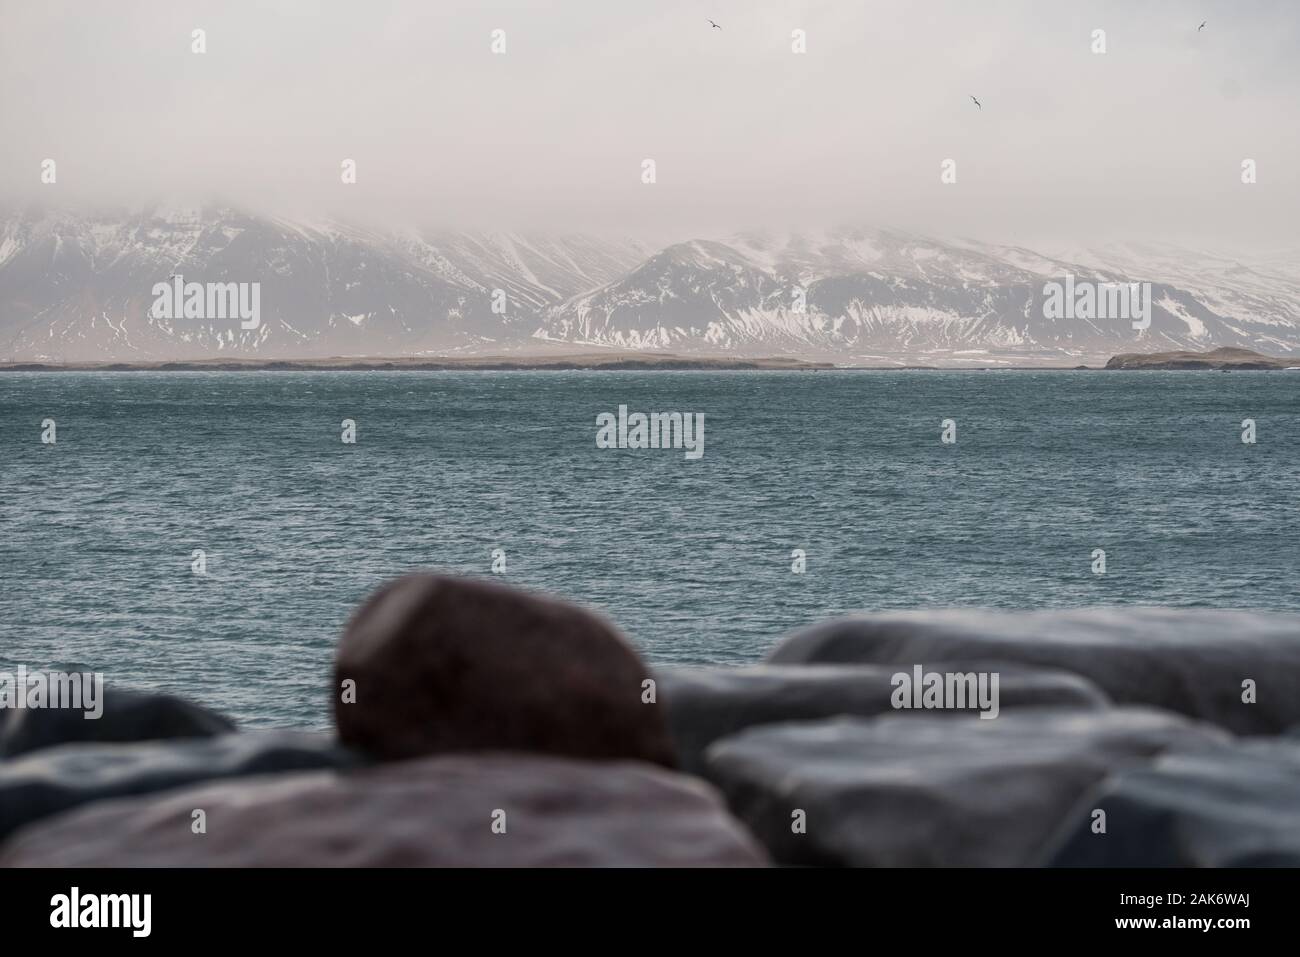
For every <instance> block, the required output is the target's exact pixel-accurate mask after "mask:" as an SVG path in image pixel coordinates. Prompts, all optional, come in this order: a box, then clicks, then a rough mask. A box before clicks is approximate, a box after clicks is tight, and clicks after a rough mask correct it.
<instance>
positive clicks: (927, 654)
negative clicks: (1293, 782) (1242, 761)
mask: <svg viewBox="0 0 1300 957" xmlns="http://www.w3.org/2000/svg"><path fill="white" fill-rule="evenodd" d="M960 659H967V660H979V659H984V660H1001V661H1018V662H1022V663H1024V664H1028V665H1037V666H1039V667H1043V668H1059V669H1064V670H1066V671H1073V672H1075V673H1077V674H1080V675H1083V676H1085V677H1087V678H1088V679H1090V680H1091V681H1093V682H1095V683H1096V684H1097V685H1098V686H1100V687H1101V689H1102V690H1103V691H1105V692H1106V694H1107V695H1109V696H1110V698H1111V699H1112V700H1113V701H1115V702H1116V703H1117V704H1149V705H1154V706H1156V707H1160V708H1166V709H1168V710H1170V711H1178V712H1181V713H1182V714H1186V715H1189V716H1191V717H1194V718H1198V719H1201V720H1204V721H1212V722H1214V723H1215V724H1219V725H1222V726H1223V727H1225V728H1229V729H1231V730H1232V731H1235V732H1237V733H1239V734H1276V733H1278V732H1280V731H1282V730H1283V729H1285V728H1287V727H1288V726H1290V725H1293V724H1297V723H1300V615H1282V614H1261V613H1255V612H1245V611H1214V610H1208V609H1176V608H1093V609H1075V610H1067V611H1025V612H1003V611H980V610H951V611H937V612H896V613H889V614H878V615H865V616H860V617H853V618H842V619H838V620H835V621H830V622H826V623H824V624H821V625H816V626H814V627H812V628H809V629H806V630H805V631H801V632H799V633H797V634H795V635H794V636H793V637H791V638H789V639H787V640H786V641H785V642H784V643H782V644H781V645H780V646H779V647H778V648H777V649H776V650H775V651H774V652H773V654H772V655H771V656H770V657H769V659H768V660H769V661H771V662H772V663H774V664H791V663H814V662H815V663H827V662H845V663H848V662H852V663H859V664H861V663H870V662H876V663H882V662H883V663H895V664H906V665H909V666H910V665H911V664H913V663H920V664H925V665H931V664H935V663H938V662H943V661H949V660H960ZM1247 679H1249V680H1251V681H1254V682H1255V683H1256V686H1257V692H1258V701H1257V703H1255V704H1247V703H1244V702H1243V701H1242V687H1243V686H1242V682H1243V681H1246V680H1247Z"/></svg>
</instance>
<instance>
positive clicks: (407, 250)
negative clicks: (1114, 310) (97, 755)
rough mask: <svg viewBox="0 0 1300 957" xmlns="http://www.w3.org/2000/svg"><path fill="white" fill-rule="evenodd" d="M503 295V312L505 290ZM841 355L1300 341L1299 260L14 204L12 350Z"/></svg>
mask: <svg viewBox="0 0 1300 957" xmlns="http://www.w3.org/2000/svg"><path fill="white" fill-rule="evenodd" d="M173 274H180V275H182V276H183V277H184V279H185V281H187V282H201V283H216V282H220V283H225V282H259V283H260V284H261V317H260V319H261V322H260V326H259V327H258V328H256V329H244V328H241V327H240V324H239V322H238V321H229V320H226V321H222V320H214V319H197V318H191V319H162V318H157V317H156V316H155V315H153V314H152V313H151V308H150V307H151V305H152V302H153V294H152V289H153V286H154V284H155V283H158V282H164V281H166V280H167V279H168V277H170V276H171V275H173ZM1066 275H1073V276H1074V277H1076V279H1077V280H1080V281H1082V280H1093V281H1097V282H1149V283H1151V292H1152V296H1151V298H1152V313H1151V324H1150V327H1149V328H1147V329H1144V330H1135V329H1134V328H1133V327H1132V323H1131V322H1130V321H1129V320H1128V319H1127V318H1114V319H1104V320H1103V319H1091V320H1089V319H1081V318H1072V319H1064V318H1056V319H1052V318H1047V317H1046V313H1045V311H1044V309H1043V301H1044V292H1043V288H1044V284H1045V283H1047V282H1053V281H1055V282H1060V281H1063V280H1064V278H1065V276H1066ZM494 306H495V308H494ZM561 346H563V347H570V348H572V347H574V346H581V347H583V348H601V349H611V348H612V349H635V350H663V351H670V352H674V353H679V354H688V355H690V354H696V355H713V356H716V355H732V356H758V355H770V356H775V355H786V356H802V357H807V358H816V359H831V360H833V361H838V362H843V363H875V364H879V363H895V364H903V363H933V364H962V363H970V364H992V363H998V362H1005V363H1008V364H1010V363H1030V362H1051V363H1054V364H1063V363H1064V364H1071V363H1074V362H1089V363H1093V362H1096V361H1097V360H1099V359H1104V358H1106V357H1108V356H1109V355H1112V354H1115V353H1119V352H1128V353H1131V352H1147V351H1164V350H1173V349H1186V350H1202V349H1208V348H1213V347H1218V346H1238V347H1244V348H1249V349H1255V350H1257V351H1260V352H1265V353H1270V354H1274V355H1284V356H1289V355H1300V264H1297V261H1296V259H1295V258H1294V257H1289V256H1287V255H1285V254H1280V255H1277V256H1273V257H1267V256H1266V257H1253V258H1249V259H1238V258H1232V257H1225V256H1221V255H1212V254H1208V253H1203V252H1199V251H1195V250H1188V249H1181V248H1177V247H1171V246H1162V245H1161V246H1157V245H1134V244H1131V245H1126V246H1116V247H1109V248H1105V249H1076V250H1069V251H1061V250H1055V251H1053V252H1052V253H1050V254H1049V253H1047V252H1042V251H1034V250H1029V249H1025V248H1020V247H1014V246H1002V245H993V244H986V243H978V242H971V241H964V240H963V241H939V240H935V239H929V238H926V237H921V236H916V235H912V234H909V233H904V232H899V231H894V230H865V229H842V230H831V231H825V232H817V233H800V234H781V235H775V234H764V233H746V234H742V235H738V236H732V237H726V238H723V239H721V240H719V239H703V238H700V239H690V240H687V241H685V242H679V243H676V244H673V245H670V246H667V247H666V248H659V249H656V248H654V247H652V246H648V245H645V244H643V243H641V242H637V241H634V240H630V239H611V238H597V237H594V236H586V235H565V236H538V235H529V236H522V235H514V234H494V235H488V234H468V233H437V234H433V233H426V232H420V231H404V232H393V231H375V230H369V229H362V228H357V227H353V226H345V225H341V224H338V223H320V224H307V223H302V222H296V221H292V222H291V221H288V220H284V219H279V218H274V217H269V216H257V215H251V214H248V213H243V212H238V211H235V210H230V209H224V208H216V207H211V208H203V209H197V210H176V209H164V210H150V211H146V212H134V213H130V214H120V215H112V214H101V215H95V216H78V215H73V214H71V213H67V212H41V211H33V210H26V211H21V212H17V213H13V214H8V215H6V214H5V212H4V211H3V210H0V361H4V360H7V359H11V358H12V359H18V360H45V361H50V360H55V361H57V360H60V359H61V360H65V361H87V360H113V361H131V360H152V359H177V358H203V357H211V356H221V355H230V356H241V357H262V358H310V357H322V356H340V355H346V356H360V355H370V356H392V355H435V354H439V355H447V354H473V353H491V352H527V351H530V350H539V349H545V348H551V349H554V348H557V347H561Z"/></svg>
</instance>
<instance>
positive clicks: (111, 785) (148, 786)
mask: <svg viewBox="0 0 1300 957" xmlns="http://www.w3.org/2000/svg"><path fill="white" fill-rule="evenodd" d="M87 723H90V722H87ZM357 760H358V759H357V758H356V756H355V755H352V754H350V753H349V752H347V751H345V750H344V749H343V748H341V747H339V745H338V744H337V743H336V742H335V741H334V738H333V736H332V735H323V734H307V733H301V732H295V731H264V732H248V733H245V734H225V735H221V736H220V737H215V738H202V739H196V740H183V741H156V742H140V743H135V744H65V745H62V746H61V747H54V748H46V749H43V750H40V751H36V752H34V753H32V754H28V755H24V756H22V757H19V758H15V759H13V760H8V761H0V840H3V839H4V838H5V837H6V836H7V835H8V834H10V833H11V832H13V831H14V830H16V829H17V828H19V827H22V826H23V825H25V824H30V823H31V822H33V821H37V820H40V819H41V818H43V817H49V816H51V815H54V814H58V813H60V812H62V811H67V810H69V809H71V808H75V807H78V806H79V805H82V804H89V803H91V802H94V801H104V800H107V799H110V798H116V797H123V796H126V795H138V794H150V793H152V792H155V791H165V790H168V789H170V788H176V787H181V786H183V785H187V784H193V783H195V782H198V781H206V780H209V779H212V778H227V777H241V776H245V775H252V774H266V773H268V772H273V771H301V770H307V769H316V768H336V767H345V766H348V765H351V764H354V763H356V762H357Z"/></svg>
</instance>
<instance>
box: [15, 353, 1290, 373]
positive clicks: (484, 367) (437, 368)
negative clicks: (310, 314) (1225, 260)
mask: <svg viewBox="0 0 1300 957" xmlns="http://www.w3.org/2000/svg"><path fill="white" fill-rule="evenodd" d="M1296 367H1300V357H1298V358H1295V359H1283V358H1279V357H1276V356H1265V355H1261V354H1260V353H1257V352H1251V351H1250V350H1247V349H1232V348H1223V349H1215V350H1212V351H1209V352H1203V353H1200V352H1152V353H1133V354H1125V355H1117V356H1114V357H1112V358H1111V359H1110V360H1109V361H1108V362H1107V363H1106V364H1105V365H1104V366H1102V365H1092V366H1089V365H1073V366H1069V365H982V366H977V365H970V366H951V365H945V366H937V365H923V364H909V365H897V366H885V365H837V364H835V363H833V362H814V361H810V360H804V359H791V358H782V357H766V358H753V359H727V358H721V357H719V358H709V357H691V356H678V355H670V354H656V353H621V354H615V355H609V354H605V355H601V354H590V353H587V354H578V355H558V356H529V357H522V356H521V357H508V356H466V357H450V356H439V357H435V358H427V359H426V358H416V357H398V358H382V357H381V358H360V357H356V358H353V357H342V356H339V357H331V358H324V359H182V360H173V361H162V360H159V361H153V362H7V363H0V372H402V371H410V372H528V371H556V372H564V371H582V370H589V371H632V372H654V371H691V370H695V371H707V372H722V371H729V370H737V371H764V370H767V371H786V372H808V371H817V372H822V371H825V372H909V371H911V372H918V371H926V372H989V371H999V372H1003V371H1005V372H1085V371H1086V372H1105V371H1116V370H1122V371H1131V370H1151V369H1157V370H1190V371H1195V370H1202V371H1207V370H1208V371H1215V370H1224V371H1226V370H1234V369H1235V370H1241V371H1259V370H1275V369H1294V368H1296Z"/></svg>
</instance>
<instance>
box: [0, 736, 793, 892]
mask: <svg viewBox="0 0 1300 957" xmlns="http://www.w3.org/2000/svg"><path fill="white" fill-rule="evenodd" d="M196 809H202V810H203V811H204V813H205V815H206V826H207V832H206V833H204V834H195V833H193V831H192V828H191V822H192V820H193V812H194V811H195V810H196ZM502 812H503V813H502ZM494 821H496V822H499V823H498V825H497V827H496V828H495V829H494V827H493V824H494ZM502 826H503V827H504V833H499V831H501V830H502ZM766 863H767V860H766V856H765V854H764V852H763V851H762V850H761V849H760V848H759V846H758V845H757V844H756V843H755V841H754V839H753V838H752V837H751V836H750V834H749V833H748V832H747V831H746V830H745V829H744V827H743V826H742V825H740V824H739V823H738V822H737V821H736V820H735V819H733V818H732V817H731V816H730V815H729V814H728V813H727V812H726V810H725V808H724V807H723V804H722V801H721V799H720V798H719V797H718V795H717V792H715V791H714V790H713V789H712V788H711V787H709V786H708V785H707V784H705V783H704V782H702V781H699V780H697V779H694V778H689V777H686V776H685V775H680V774H676V773H674V772H671V771H664V770H661V769H659V768H655V767H653V766H651V765H647V764H641V763H637V762H590V761H571V760H565V759H559V758H549V757H540V756H536V755H518V754H491V755H446V756H442V757H434V758H421V759H418V760H414V761H403V762H398V763H390V764H382V765H376V766H373V767H370V768H366V769H362V770H357V771H346V772H337V771H320V772H317V771H312V772H302V773H293V774H280V775H276V776H273V777H264V778H245V779H243V780H242V781H239V782H235V781H223V782H218V783H210V784H205V785H202V786H200V787H196V788H188V789H185V790H182V791H170V792H168V793H166V794H160V795H153V796H149V797H144V798H127V799H120V800H113V801H105V802H102V803H97V804H93V805H89V806H87V807H85V808H82V809H80V810H78V811H74V812H71V813H69V814H65V815H62V816H59V817H55V818H50V819H48V820H47V821H43V822H41V823H39V824H36V825H33V826H30V827H28V828H26V829H24V830H23V831H21V832H19V833H18V834H17V835H16V836H15V837H14V838H13V839H12V840H11V841H10V842H9V843H7V844H6V845H5V846H4V849H3V852H0V867H104V866H110V867H178V866H179V867H649V866H663V867H695V866H709V867H718V866H738V867H754V866H762V865H764V864H766Z"/></svg>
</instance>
